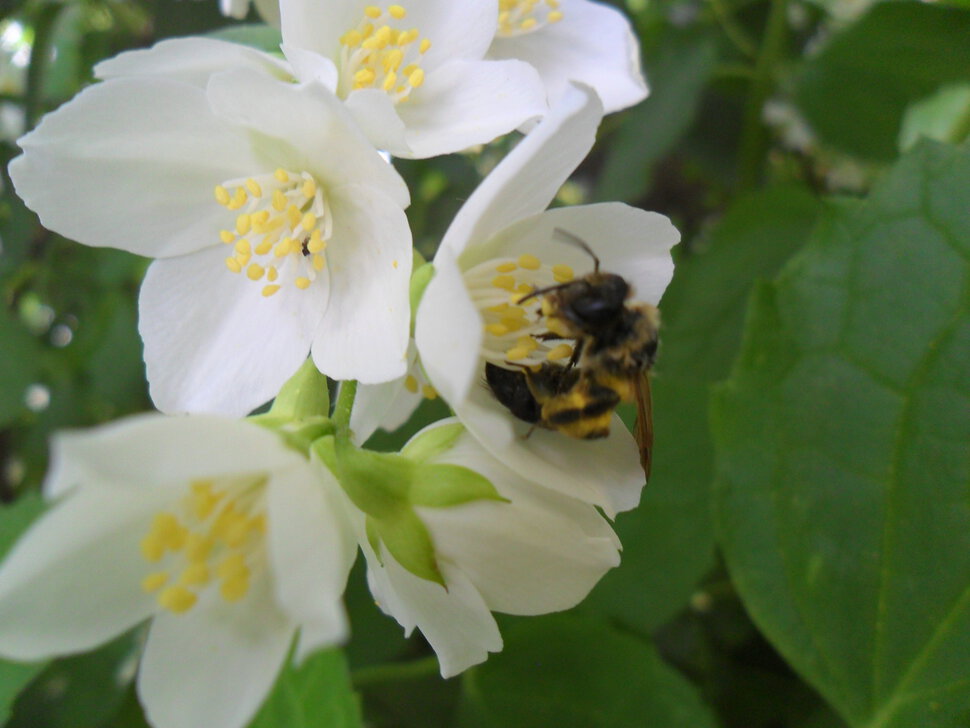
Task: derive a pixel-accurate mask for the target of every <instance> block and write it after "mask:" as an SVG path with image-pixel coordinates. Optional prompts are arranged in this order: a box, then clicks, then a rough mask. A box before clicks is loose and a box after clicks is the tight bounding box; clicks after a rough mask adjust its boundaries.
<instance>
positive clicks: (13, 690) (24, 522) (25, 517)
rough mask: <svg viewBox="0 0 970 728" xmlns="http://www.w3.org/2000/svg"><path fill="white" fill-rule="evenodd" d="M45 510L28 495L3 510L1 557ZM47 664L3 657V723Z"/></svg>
mask: <svg viewBox="0 0 970 728" xmlns="http://www.w3.org/2000/svg"><path fill="white" fill-rule="evenodd" d="M43 510H44V504H43V502H42V501H41V499H40V497H38V496H35V495H29V496H24V497H22V498H20V500H18V501H17V502H16V503H14V504H13V505H12V506H6V507H4V508H3V510H2V511H0V557H3V556H6V554H7V552H8V551H9V550H10V548H11V546H13V544H14V543H15V542H16V541H17V539H18V538H20V535H21V534H23V533H24V532H25V531H26V530H27V528H28V527H29V526H30V524H31V523H33V522H34V520H36V518H37V517H38V516H39V515H40V514H41V512H42V511H43ZM45 664H46V663H44V662H40V663H33V664H24V663H19V662H7V661H6V660H0V724H3V723H5V722H6V720H7V718H8V717H9V715H10V706H11V705H13V702H14V699H15V698H16V697H17V694H18V693H19V692H20V691H21V690H23V688H24V687H25V686H26V685H27V683H29V682H30V681H31V680H33V679H34V677H35V676H36V675H37V674H38V673H40V671H41V670H42V669H43V668H44V665H45Z"/></svg>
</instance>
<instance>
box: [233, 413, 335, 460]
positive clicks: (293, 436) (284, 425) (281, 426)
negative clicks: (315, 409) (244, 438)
mask: <svg viewBox="0 0 970 728" xmlns="http://www.w3.org/2000/svg"><path fill="white" fill-rule="evenodd" d="M246 421H247V422H250V423H252V424H254V425H259V426H260V427H265V428H266V429H267V430H272V431H273V432H274V433H276V434H277V435H279V436H280V437H281V438H282V439H283V442H284V443H286V445H287V446H288V447H290V448H292V449H293V450H296V451H297V452H298V453H300V454H301V455H304V456H305V455H307V454H308V453H309V452H310V449H311V448H312V446H313V444H314V443H315V442H316V441H317V440H319V439H320V438H321V437H324V436H326V435H332V434H333V431H334V426H333V422H332V421H331V420H330V418H329V417H321V416H316V417H308V418H305V419H302V420H296V421H294V420H289V419H286V418H285V417H278V416H277V415H275V414H273V413H272V412H266V413H264V414H261V415H254V416H252V417H247V418H246Z"/></svg>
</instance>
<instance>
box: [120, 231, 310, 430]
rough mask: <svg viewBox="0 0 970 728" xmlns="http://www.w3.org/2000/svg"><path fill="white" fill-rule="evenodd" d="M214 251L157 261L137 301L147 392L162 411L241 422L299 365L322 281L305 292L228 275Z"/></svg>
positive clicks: (217, 251)
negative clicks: (269, 289)
mask: <svg viewBox="0 0 970 728" xmlns="http://www.w3.org/2000/svg"><path fill="white" fill-rule="evenodd" d="M225 257H226V250H225V248H223V247H222V246H220V247H213V248H209V249H208V250H202V251H200V252H198V253H193V254H192V255H187V256H181V257H178V258H168V259H165V260H156V261H155V262H154V263H152V264H151V265H150V266H149V268H148V273H147V274H146V275H145V280H144V282H143V283H142V287H141V294H140V295H139V299H138V310H139V320H138V331H139V333H140V334H141V337H142V339H143V340H144V343H145V364H146V368H147V375H148V382H149V390H150V392H151V396H152V401H153V402H154V403H155V406H156V407H157V408H158V409H160V410H161V411H163V412H166V413H169V414H178V413H182V412H210V413H218V414H225V415H245V414H247V413H248V412H250V411H251V410H253V409H254V408H256V407H258V406H259V405H261V404H263V403H264V402H266V401H268V400H269V399H271V398H272V397H274V396H275V395H276V394H277V393H278V392H279V390H280V387H282V386H283V383H284V382H285V381H286V380H287V379H288V378H289V377H290V376H291V375H292V374H293V373H294V372H295V371H296V370H297V369H298V368H299V367H300V365H302V364H303V362H304V360H305V359H306V355H307V352H308V351H309V349H310V341H311V337H312V335H313V332H314V330H315V329H316V327H317V325H318V324H319V321H320V319H321V318H322V316H323V313H324V311H325V309H326V306H327V300H328V295H329V291H328V289H327V287H326V282H327V281H326V277H325V276H319V277H318V278H317V279H316V280H315V281H314V282H313V285H311V286H310V287H309V288H307V289H306V290H300V289H298V288H296V287H295V286H294V285H285V286H283V287H282V288H281V289H280V290H279V291H278V292H277V293H276V294H275V295H273V296H270V297H265V296H263V295H262V293H261V290H262V287H263V285H262V284H261V283H259V282H254V281H251V280H249V279H248V278H247V277H246V276H245V275H244V274H234V273H231V272H230V271H228V270H227V269H226V266H225V262H224V259H225Z"/></svg>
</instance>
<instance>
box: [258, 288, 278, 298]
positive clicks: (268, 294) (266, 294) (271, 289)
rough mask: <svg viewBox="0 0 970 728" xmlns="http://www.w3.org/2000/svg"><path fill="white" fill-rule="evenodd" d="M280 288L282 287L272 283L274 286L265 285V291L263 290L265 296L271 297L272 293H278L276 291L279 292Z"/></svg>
mask: <svg viewBox="0 0 970 728" xmlns="http://www.w3.org/2000/svg"><path fill="white" fill-rule="evenodd" d="M278 290H280V287H279V286H276V285H272V286H263V291H262V293H263V296H264V297H265V298H269V297H270V296H272V295H273V294H274V293H276V292H277V291H278Z"/></svg>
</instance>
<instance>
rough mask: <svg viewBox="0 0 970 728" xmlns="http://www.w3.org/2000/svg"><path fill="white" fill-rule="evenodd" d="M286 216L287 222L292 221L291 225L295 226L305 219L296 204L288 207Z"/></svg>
mask: <svg viewBox="0 0 970 728" xmlns="http://www.w3.org/2000/svg"><path fill="white" fill-rule="evenodd" d="M286 217H287V222H289V223H290V227H291V228H295V227H296V226H297V225H299V224H300V220H302V219H303V213H302V212H300V208H298V207H297V206H296V205H290V206H289V207H288V208H286Z"/></svg>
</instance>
